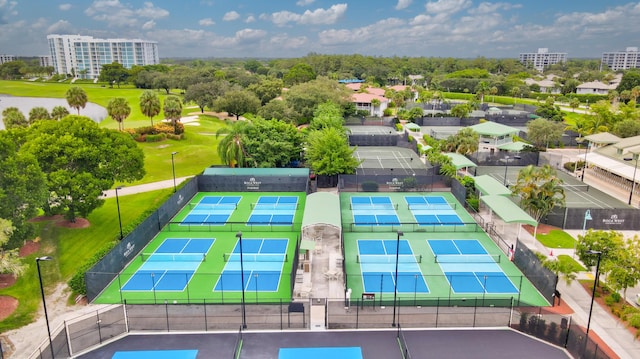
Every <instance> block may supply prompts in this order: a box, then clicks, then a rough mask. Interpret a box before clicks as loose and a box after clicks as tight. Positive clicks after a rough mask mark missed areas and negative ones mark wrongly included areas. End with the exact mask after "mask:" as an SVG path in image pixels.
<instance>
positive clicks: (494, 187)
mask: <svg viewBox="0 0 640 359" xmlns="http://www.w3.org/2000/svg"><path fill="white" fill-rule="evenodd" d="M473 180H474V182H475V186H476V189H477V190H478V192H480V195H481V197H482V196H511V191H510V190H509V189H508V188H507V187H505V186H504V185H503V184H502V183H500V182H499V181H498V180H497V179H495V178H493V177H491V176H489V175H482V176H476V177H474V178H473Z"/></svg>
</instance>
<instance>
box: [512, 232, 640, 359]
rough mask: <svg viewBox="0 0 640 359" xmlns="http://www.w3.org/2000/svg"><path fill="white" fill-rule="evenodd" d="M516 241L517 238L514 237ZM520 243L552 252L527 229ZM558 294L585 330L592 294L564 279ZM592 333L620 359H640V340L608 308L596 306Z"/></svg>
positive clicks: (556, 252)
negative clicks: (568, 283) (567, 282)
mask: <svg viewBox="0 0 640 359" xmlns="http://www.w3.org/2000/svg"><path fill="white" fill-rule="evenodd" d="M513 238H515V234H514V235H513ZM574 238H575V234H574ZM520 240H521V242H523V243H524V244H525V245H527V247H529V248H530V249H531V250H534V251H538V252H542V253H545V252H544V251H546V254H547V255H548V254H549V253H550V252H551V249H549V248H546V247H542V245H541V244H540V242H538V241H537V240H534V238H533V236H532V235H531V234H530V233H529V232H527V231H525V230H522V231H521V232H520ZM532 247H533V248H532ZM541 247H542V248H544V251H542V250H541ZM560 254H566V255H570V256H573V249H553V255H554V256H557V255H560ZM578 279H591V280H593V279H594V273H591V272H587V273H582V275H581V276H579V277H578ZM558 291H560V293H561V294H562V300H564V301H566V303H567V304H568V305H569V306H570V307H571V309H573V310H574V314H573V315H572V320H574V321H575V322H576V323H578V324H579V325H581V326H583V327H586V326H587V321H588V319H589V307H590V305H591V293H588V292H587V291H586V290H584V288H583V287H582V286H581V285H580V284H579V283H577V282H574V283H572V284H571V285H567V284H566V283H565V282H564V281H563V280H562V279H560V280H559V281H558ZM591 331H592V332H595V333H596V334H598V336H599V337H600V338H601V339H602V340H603V341H604V342H605V343H606V344H607V345H608V346H609V347H610V348H611V349H612V350H613V351H614V352H615V353H616V354H617V355H618V356H619V357H620V358H621V359H635V358H640V341H638V340H636V339H635V338H634V337H633V335H632V334H631V332H630V331H629V330H627V329H626V328H625V327H624V326H623V325H621V324H619V323H618V321H617V320H616V319H615V318H614V317H613V314H610V312H609V311H608V309H606V308H603V307H601V306H600V305H599V304H598V303H594V304H593V313H592V315H591V326H590V332H591Z"/></svg>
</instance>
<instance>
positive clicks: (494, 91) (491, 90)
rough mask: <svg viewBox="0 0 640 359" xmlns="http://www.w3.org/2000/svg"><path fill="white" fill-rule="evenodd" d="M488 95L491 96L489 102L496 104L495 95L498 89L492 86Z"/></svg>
mask: <svg viewBox="0 0 640 359" xmlns="http://www.w3.org/2000/svg"><path fill="white" fill-rule="evenodd" d="M489 93H490V94H491V102H496V101H495V100H496V94H497V93H498V88H497V87H495V86H493V87H491V88H490V89H489Z"/></svg>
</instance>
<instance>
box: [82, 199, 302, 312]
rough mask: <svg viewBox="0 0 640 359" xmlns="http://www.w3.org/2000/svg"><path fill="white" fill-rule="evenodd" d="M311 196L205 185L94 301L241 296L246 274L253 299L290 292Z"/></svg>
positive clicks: (180, 300) (235, 299)
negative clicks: (214, 189) (215, 188)
mask: <svg viewBox="0 0 640 359" xmlns="http://www.w3.org/2000/svg"><path fill="white" fill-rule="evenodd" d="M305 200H306V194H305V193H304V192H268V193H260V192H253V193H251V192H247V193H244V192H243V193H238V192H225V193H223V192H219V193H218V192H201V193H198V194H196V195H195V196H194V197H193V198H192V199H191V200H189V201H186V203H185V204H184V207H183V209H182V210H181V211H180V212H179V213H178V214H177V215H176V216H175V217H174V218H173V219H172V221H171V222H170V223H169V224H168V225H167V226H165V227H164V228H163V229H162V231H161V232H160V233H158V235H157V236H156V237H155V238H154V239H152V240H151V241H150V242H149V243H148V244H147V245H146V247H145V248H144V249H142V251H140V253H139V254H138V255H136V256H135V257H132V258H131V260H130V262H129V263H128V265H127V266H126V267H125V269H124V270H123V271H122V272H121V273H119V274H118V275H117V276H116V277H115V279H114V280H113V281H112V282H111V283H110V284H109V285H108V286H107V287H106V288H105V289H104V290H103V292H102V293H101V294H100V295H99V296H98V297H97V298H96V299H95V301H94V302H96V303H122V302H123V301H125V300H126V301H127V302H128V303H141V304H146V303H157V302H158V301H164V300H166V301H170V302H171V303H192V302H194V301H199V302H202V301H207V302H210V303H238V302H240V300H241V292H242V291H241V289H242V284H243V282H244V288H245V290H246V291H251V293H252V294H253V293H255V294H256V295H252V296H251V297H248V298H247V300H251V301H252V302H253V301H254V300H255V302H258V301H260V302H263V301H265V302H271V301H279V300H290V298H291V284H292V280H291V273H292V271H295V269H294V268H292V267H293V262H294V261H293V260H292V259H293V258H295V250H296V245H297V241H298V240H299V238H298V237H299V233H300V227H301V223H302V214H303V213H302V212H303V209H304V204H305ZM261 211H264V212H269V218H265V217H260V216H261V215H263V213H261ZM194 215H200V216H202V217H198V218H194V217H193V216H194ZM279 216H280V217H279ZM282 216H286V218H284V217H282ZM252 217H253V218H252ZM283 222H286V224H282V223H283ZM238 232H242V234H243V235H242V242H243V251H242V252H243V254H244V255H243V257H242V259H243V267H244V268H243V269H244V277H241V276H240V272H241V268H240V260H239V259H240V256H239V251H240V248H239V238H238V236H237V233H238ZM127 250H131V251H134V252H137V249H136V248H128V249H127Z"/></svg>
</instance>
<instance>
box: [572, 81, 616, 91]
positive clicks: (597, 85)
mask: <svg viewBox="0 0 640 359" xmlns="http://www.w3.org/2000/svg"><path fill="white" fill-rule="evenodd" d="M577 88H579V89H597V90H613V89H615V88H616V86H613V85H607V84H605V83H602V82H600V81H591V82H585V83H581V84H580V85H578V86H577Z"/></svg>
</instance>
